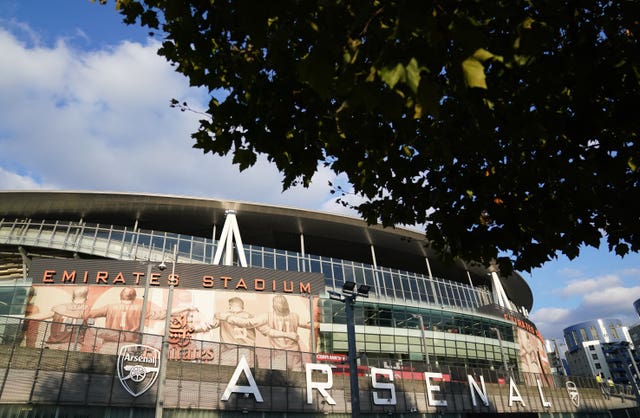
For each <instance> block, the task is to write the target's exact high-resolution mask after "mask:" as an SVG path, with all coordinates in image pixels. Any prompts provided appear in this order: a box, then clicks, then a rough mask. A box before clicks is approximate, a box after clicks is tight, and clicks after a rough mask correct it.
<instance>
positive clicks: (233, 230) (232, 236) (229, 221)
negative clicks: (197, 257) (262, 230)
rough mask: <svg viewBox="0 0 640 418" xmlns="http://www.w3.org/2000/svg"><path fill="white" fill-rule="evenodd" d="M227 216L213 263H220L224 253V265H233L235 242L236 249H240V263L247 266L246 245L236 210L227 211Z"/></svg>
mask: <svg viewBox="0 0 640 418" xmlns="http://www.w3.org/2000/svg"><path fill="white" fill-rule="evenodd" d="M225 215H226V218H225V220H224V225H223V226H222V232H221V233H220V241H218V248H217V249H216V254H215V256H214V257H213V264H220V259H221V258H222V256H223V253H224V262H223V265H225V266H231V265H233V244H234V243H235V246H236V250H237V251H238V264H240V266H241V267H247V258H246V256H245V254H244V246H243V245H242V238H241V237H240V228H238V220H237V219H236V211H235V210H227V211H225Z"/></svg>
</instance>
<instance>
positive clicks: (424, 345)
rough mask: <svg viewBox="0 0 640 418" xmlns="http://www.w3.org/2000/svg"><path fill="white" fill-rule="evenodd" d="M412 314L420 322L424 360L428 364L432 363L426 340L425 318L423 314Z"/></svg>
mask: <svg viewBox="0 0 640 418" xmlns="http://www.w3.org/2000/svg"><path fill="white" fill-rule="evenodd" d="M411 316H412V317H414V318H416V319H417V320H418V323H419V324H420V339H421V341H422V342H421V344H420V347H421V348H422V353H423V354H424V361H425V362H426V363H427V365H431V361H430V359H429V352H428V351H427V344H426V342H425V340H424V320H423V319H422V315H418V314H411Z"/></svg>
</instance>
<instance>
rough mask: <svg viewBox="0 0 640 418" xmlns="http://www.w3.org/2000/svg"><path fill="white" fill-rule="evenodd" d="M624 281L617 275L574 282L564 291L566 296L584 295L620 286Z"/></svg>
mask: <svg viewBox="0 0 640 418" xmlns="http://www.w3.org/2000/svg"><path fill="white" fill-rule="evenodd" d="M621 283H622V280H621V279H620V278H619V277H618V276H615V275H611V274H610V275H606V276H602V277H596V278H593V279H583V280H573V281H571V282H569V284H568V285H567V286H566V287H565V288H564V289H563V290H562V294H563V295H564V296H575V295H584V294H587V293H590V292H593V291H594V290H601V289H606V288H609V287H611V286H618V285H620V284H621Z"/></svg>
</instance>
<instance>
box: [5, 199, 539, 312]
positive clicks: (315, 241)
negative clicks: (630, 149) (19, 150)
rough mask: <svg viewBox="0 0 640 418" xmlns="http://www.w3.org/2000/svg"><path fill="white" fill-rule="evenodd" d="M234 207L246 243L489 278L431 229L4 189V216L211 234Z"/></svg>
mask: <svg viewBox="0 0 640 418" xmlns="http://www.w3.org/2000/svg"><path fill="white" fill-rule="evenodd" d="M227 210H235V211H236V212H237V218H238V223H239V226H240V232H241V234H242V240H243V243H245V244H252V245H257V246H264V247H269V248H277V249H284V250H290V251H300V235H301V234H303V235H304V245H305V252H306V253H307V254H314V255H319V256H327V257H335V258H341V259H346V260H353V261H358V262H363V263H369V264H371V246H373V247H374V248H375V254H376V260H377V263H378V265H380V266H384V267H390V268H396V269H400V270H405V271H412V272H417V273H423V274H427V266H426V262H425V257H427V256H428V258H429V264H430V267H431V271H432V274H433V275H434V276H436V277H441V278H445V279H447V280H453V281H458V282H461V283H469V277H468V275H467V270H468V271H469V273H470V276H471V280H472V282H473V284H474V285H486V286H490V281H489V278H488V274H487V271H486V269H485V268H484V267H482V266H481V265H478V264H476V263H466V264H465V263H463V262H461V261H460V262H456V263H455V264H452V265H446V264H444V263H443V262H441V261H440V260H439V258H438V256H437V253H436V252H434V251H433V250H431V249H428V248H427V247H426V243H427V240H426V239H425V236H424V234H422V233H418V232H415V231H411V230H408V229H403V228H382V227H380V226H378V225H374V226H368V225H367V224H366V222H364V221H363V220H361V219H358V218H353V217H347V216H342V215H334V214H328V213H324V212H317V211H310V210H302V209H294V208H289V207H283V206H271V205H263V204H256V203H246V202H238V201H227V200H218V199H215V200H214V199H204V198H193V197H181V196H170V195H155V194H135V193H113V192H104V193H102V192H85V191H0V216H1V217H2V218H4V219H5V221H6V220H11V219H14V218H31V219H34V220H39V219H52V220H61V221H76V222H77V221H79V220H80V219H82V220H83V221H84V222H89V223H100V224H113V225H119V226H133V225H134V224H135V223H136V221H137V222H138V227H139V228H141V229H147V230H152V229H153V230H160V231H167V232H173V233H179V234H185V235H193V236H199V237H206V238H211V235H212V230H213V225H222V223H223V222H224V217H225V212H226V211H227ZM502 284H503V287H504V288H505V291H506V292H507V294H508V295H509V298H510V299H512V300H513V301H514V302H515V303H516V305H518V306H524V307H525V308H527V309H528V310H530V309H531V306H532V305H533V295H532V293H531V289H530V288H529V286H528V284H527V283H526V282H525V280H524V279H523V278H522V276H520V275H519V274H517V273H514V274H512V275H511V276H509V277H506V278H504V277H503V278H502Z"/></svg>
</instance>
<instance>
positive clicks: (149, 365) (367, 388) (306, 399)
mask: <svg viewBox="0 0 640 418" xmlns="http://www.w3.org/2000/svg"><path fill="white" fill-rule="evenodd" d="M225 214H227V215H228V214H232V215H233V217H234V219H235V218H236V217H237V222H238V226H239V228H238V229H237V235H233V234H232V233H231V232H229V231H231V229H233V228H232V227H229V228H227V226H226V224H225V219H226V218H225ZM227 233H228V234H227ZM225 234H227V235H225ZM225 237H228V241H226V242H225V241H224V239H225ZM240 237H241V239H239V238H240ZM222 247H224V248H222ZM174 248H175V255H173V254H172V253H173V250H174ZM225 248H226V249H227V250H229V251H230V250H234V249H235V250H238V249H241V250H242V252H243V254H244V255H245V256H246V257H245V259H246V263H244V264H245V265H242V264H243V263H241V262H240V261H242V260H241V257H239V255H238V254H236V255H235V258H234V259H233V262H231V263H228V264H231V265H222V264H224V263H218V264H214V263H213V262H214V261H216V260H221V258H220V254H221V253H223V252H224V251H223V250H224V249H225ZM223 260H224V259H223ZM227 260H229V259H227ZM160 264H163V265H164V266H166V269H165V270H160V269H159V268H158V267H159V266H160ZM0 280H1V281H0V319H1V321H0V337H1V341H0V342H1V343H2V346H3V347H2V348H3V350H2V353H1V354H0V377H1V378H2V382H1V384H2V386H1V387H0V415H1V414H2V413H3V412H2V411H9V412H7V414H11V413H12V412H15V411H18V410H21V408H22V410H24V411H26V413H25V415H27V416H38V414H41V415H42V416H46V415H47V412H46V411H52V410H55V411H56V415H57V414H60V413H62V414H66V413H69V414H75V413H79V414H82V413H83V412H82V411H89V410H91V412H87V414H92V415H93V414H96V415H99V414H102V413H105V414H109V415H110V416H119V414H123V415H126V414H130V413H132V411H135V414H136V416H140V414H143V415H144V414H152V412H153V410H154V409H156V408H157V405H158V402H157V401H158V390H159V386H160V382H161V381H163V380H162V377H161V376H160V377H159V376H158V375H159V374H160V375H161V373H159V372H160V371H161V370H162V368H163V367H164V368H165V369H164V372H166V376H167V377H166V387H167V391H166V392H164V393H165V395H164V396H161V404H162V406H163V408H164V412H165V414H166V416H199V415H198V414H202V413H208V414H217V415H219V416H232V414H234V413H243V414H245V413H248V414H259V415H263V416H267V415H269V414H275V415H277V414H282V413H285V412H286V413H290V414H293V413H300V414H304V415H309V416H312V415H325V414H333V415H340V414H346V413H349V412H350V411H351V399H352V398H353V396H352V394H351V393H350V391H351V386H350V384H349V378H348V375H349V367H348V365H347V364H345V363H346V355H347V354H348V341H347V336H346V333H347V325H346V324H347V318H346V314H345V305H344V303H342V302H340V301H335V300H332V299H331V298H329V297H328V295H329V293H330V292H336V291H337V292H340V291H341V288H342V286H343V285H344V284H345V283H346V282H356V283H358V284H359V285H367V286H370V287H371V290H370V294H369V297H368V298H366V299H365V298H359V299H358V300H357V302H356V303H355V304H354V320H355V340H356V345H357V351H358V355H359V366H358V381H359V388H360V399H361V411H362V414H372V415H385V414H412V413H422V414H435V413H441V414H451V415H452V416H465V415H467V414H471V415H474V414H475V415H478V414H483V413H484V414H502V413H505V414H506V413H522V414H526V413H528V414H549V413H565V414H573V415H574V416H594V417H595V416H608V415H607V414H608V413H609V412H608V411H610V410H611V408H613V407H615V406H616V405H614V404H613V403H614V402H615V400H606V399H603V397H602V395H601V393H600V392H599V389H598V388H597V387H596V386H595V382H593V381H592V379H591V377H585V378H579V377H578V378H573V380H572V381H567V379H566V378H565V377H560V376H552V375H551V373H550V371H549V364H548V360H547V358H546V351H545V349H544V344H543V341H542V336H541V335H540V334H539V332H538V331H537V329H536V327H535V324H533V323H532V322H531V321H529V320H528V318H527V315H526V312H527V311H528V310H529V309H531V306H532V303H533V299H532V296H531V291H530V289H529V287H528V286H527V284H526V282H525V281H524V280H523V279H522V277H520V276H519V275H517V274H514V275H512V276H509V277H500V285H502V286H503V287H504V290H505V292H506V294H507V296H508V298H509V306H498V305H497V304H496V303H494V302H495V300H494V298H493V294H494V293H493V291H494V289H492V286H493V285H495V282H492V281H491V278H490V275H489V273H488V271H486V270H485V269H484V268H483V267H481V266H479V265H477V264H473V263H468V262H467V263H463V262H459V263H457V264H455V265H445V264H444V263H441V262H440V261H439V260H438V257H437V254H434V253H432V252H431V250H429V249H428V248H427V247H426V246H425V241H424V238H423V237H422V236H421V235H420V234H418V233H416V232H413V231H409V230H402V229H382V228H377V227H369V226H367V225H366V224H364V223H363V222H361V221H359V220H356V219H353V218H347V217H342V216H336V215H328V214H323V213H318V212H310V211H302V210H296V209H291V208H282V207H273V206H266V205H255V204H247V203H242V202H227V201H219V200H206V199H191V198H181V197H175V196H157V195H133V194H113V193H105V194H101V193H87V192H0ZM163 341H165V343H166V344H167V345H165V346H164V347H163ZM163 348H167V350H166V351H164V352H165V353H166V355H167V358H163V357H162V354H163ZM620 400H624V398H623V397H622V395H621V397H620V399H619V400H618V401H620ZM631 403H632V402H631V399H630V401H629V405H631ZM65 411H66V412H65ZM70 411H71V412H70ZM73 411H75V412H73ZM99 411H103V412H99ZM105 411H107V412H105ZM171 414H173V415H171ZM225 414H226V415H225ZM275 415H274V416H275ZM105 416H106V415H105ZM208 416H209V415H208Z"/></svg>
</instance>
